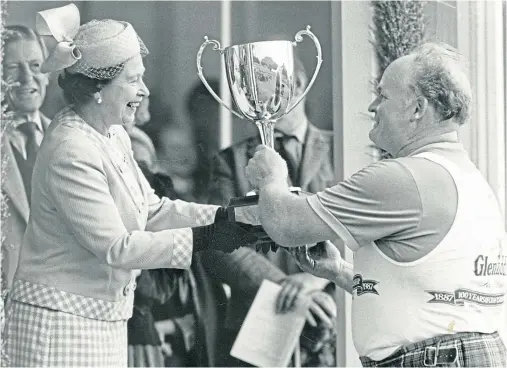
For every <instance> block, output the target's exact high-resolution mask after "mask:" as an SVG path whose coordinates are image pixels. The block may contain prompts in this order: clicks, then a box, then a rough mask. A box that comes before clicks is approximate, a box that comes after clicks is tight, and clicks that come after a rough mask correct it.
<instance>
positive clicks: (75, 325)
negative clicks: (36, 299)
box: [4, 301, 127, 367]
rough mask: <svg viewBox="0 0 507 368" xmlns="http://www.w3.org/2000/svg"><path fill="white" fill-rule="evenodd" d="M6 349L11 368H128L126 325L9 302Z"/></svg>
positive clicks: (119, 322) (120, 322)
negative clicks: (118, 367) (30, 367)
mask: <svg viewBox="0 0 507 368" xmlns="http://www.w3.org/2000/svg"><path fill="white" fill-rule="evenodd" d="M4 337H5V343H6V345H5V348H6V352H7V354H8V356H9V358H10V361H11V365H12V366H14V367H28V366H36V367H47V366H51V367H85V366H86V367H105V366H108V367H113V366H120V367H126V366H127V321H125V320H123V321H114V322H109V321H98V320H95V319H88V318H83V317H80V316H75V315H72V314H68V313H64V312H60V311H55V310H51V309H47V308H43V307H37V306H33V305H30V304H25V303H21V302H18V301H12V304H11V305H10V312H9V317H8V319H7V324H6V330H5V335H4Z"/></svg>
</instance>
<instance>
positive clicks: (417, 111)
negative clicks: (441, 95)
mask: <svg viewBox="0 0 507 368" xmlns="http://www.w3.org/2000/svg"><path fill="white" fill-rule="evenodd" d="M427 109H428V100H427V99H426V97H424V96H419V97H417V98H416V100H415V106H414V110H413V114H412V118H411V121H415V120H420V119H421V118H422V117H423V116H424V114H425V113H426V110H427Z"/></svg>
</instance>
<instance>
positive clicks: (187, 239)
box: [171, 228, 193, 269]
mask: <svg viewBox="0 0 507 368" xmlns="http://www.w3.org/2000/svg"><path fill="white" fill-rule="evenodd" d="M172 234H173V236H174V241H173V256H172V258H171V268H180V269H187V268H190V264H191V263H192V249H193V245H192V244H193V236H192V229H189V228H186V229H175V230H172Z"/></svg>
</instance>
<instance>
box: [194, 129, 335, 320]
mask: <svg viewBox="0 0 507 368" xmlns="http://www.w3.org/2000/svg"><path fill="white" fill-rule="evenodd" d="M260 143H261V142H260V139H259V137H252V138H248V139H246V140H244V141H242V142H240V143H238V144H236V145H234V146H232V147H229V148H227V149H225V150H224V151H222V152H220V153H219V154H218V155H217V156H216V157H215V159H214V160H213V163H212V166H211V172H212V174H211V183H210V202H211V203H215V204H219V205H227V204H228V202H229V199H230V198H232V197H239V196H243V195H245V194H246V193H247V192H248V191H250V190H252V189H253V188H252V187H251V186H250V185H249V183H248V181H247V179H246V177H245V167H246V165H247V163H248V160H249V159H250V158H251V157H252V156H253V154H254V151H255V148H256V147H257V146H258V145H259V144H260ZM332 162H333V160H332V132H327V131H323V130H320V129H318V128H316V127H315V126H313V125H311V124H308V129H307V133H306V139H305V142H304V146H303V153H302V158H301V163H300V169H299V183H292V185H293V186H299V187H301V189H302V190H304V191H308V192H317V191H320V190H323V189H325V188H327V187H329V186H331V185H334V184H335V183H336V180H335V175H334V170H333V163H332ZM202 258H203V266H204V267H205V269H206V271H207V272H208V273H209V274H210V275H211V276H212V277H215V278H217V279H219V280H221V281H222V282H224V283H226V284H228V285H229V286H230V287H231V300H230V305H229V308H228V314H227V320H226V326H227V327H228V328H231V329H236V330H239V327H240V326H241V324H242V323H243V320H244V318H245V316H246V313H247V311H248V308H249V307H250V305H251V303H252V301H253V298H254V296H255V294H256V292H257V290H258V288H259V287H260V284H261V283H262V281H263V280H264V279H268V280H271V281H274V282H277V283H278V282H280V281H281V280H282V279H283V278H284V277H285V276H286V275H287V274H292V273H296V272H301V271H300V269H299V267H298V266H297V265H296V263H295V262H294V261H293V260H292V258H291V257H290V256H289V255H288V254H287V253H286V252H284V251H282V250H279V251H277V252H276V253H268V254H267V255H263V254H261V253H257V252H255V250H253V249H250V248H245V247H242V248H239V249H237V250H236V251H234V252H233V253H231V254H224V253H220V252H212V251H209V252H203V253H202Z"/></svg>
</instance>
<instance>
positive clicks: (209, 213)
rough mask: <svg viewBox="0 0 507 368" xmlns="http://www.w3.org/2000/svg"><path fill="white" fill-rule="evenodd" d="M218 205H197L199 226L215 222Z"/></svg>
mask: <svg viewBox="0 0 507 368" xmlns="http://www.w3.org/2000/svg"><path fill="white" fill-rule="evenodd" d="M218 208H219V207H218V206H212V205H206V206H203V205H197V207H196V210H197V211H196V212H197V214H196V222H197V226H205V225H211V224H212V223H214V222H215V215H216V213H217V210H218Z"/></svg>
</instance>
